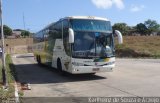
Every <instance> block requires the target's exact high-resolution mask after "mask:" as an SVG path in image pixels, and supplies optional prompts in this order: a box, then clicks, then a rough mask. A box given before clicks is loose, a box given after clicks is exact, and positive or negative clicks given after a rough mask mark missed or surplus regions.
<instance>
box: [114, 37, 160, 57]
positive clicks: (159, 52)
mask: <svg viewBox="0 0 160 103" xmlns="http://www.w3.org/2000/svg"><path fill="white" fill-rule="evenodd" d="M123 39H124V43H123V44H122V45H118V44H117V41H116V40H115V41H116V56H117V57H132V58H160V36H124V37H123Z"/></svg>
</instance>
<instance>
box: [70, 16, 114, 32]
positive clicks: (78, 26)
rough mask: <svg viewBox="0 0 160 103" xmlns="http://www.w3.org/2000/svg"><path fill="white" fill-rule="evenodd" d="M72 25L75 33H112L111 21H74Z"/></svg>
mask: <svg viewBox="0 0 160 103" xmlns="http://www.w3.org/2000/svg"><path fill="white" fill-rule="evenodd" d="M71 25H72V28H73V30H75V31H101V32H102V31H104V32H106V31H112V26H111V23H110V21H103V20H85V19H73V20H71Z"/></svg>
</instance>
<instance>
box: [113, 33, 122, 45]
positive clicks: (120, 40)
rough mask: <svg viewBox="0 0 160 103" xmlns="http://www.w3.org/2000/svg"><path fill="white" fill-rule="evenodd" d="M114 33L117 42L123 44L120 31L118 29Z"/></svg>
mask: <svg viewBox="0 0 160 103" xmlns="http://www.w3.org/2000/svg"><path fill="white" fill-rule="evenodd" d="M115 34H116V35H117V36H118V43H119V44H123V37H122V33H121V32H120V31H119V30H115Z"/></svg>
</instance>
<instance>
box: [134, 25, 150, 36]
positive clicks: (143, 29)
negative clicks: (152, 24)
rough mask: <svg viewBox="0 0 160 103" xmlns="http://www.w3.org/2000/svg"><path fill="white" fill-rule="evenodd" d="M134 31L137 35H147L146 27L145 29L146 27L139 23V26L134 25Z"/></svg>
mask: <svg viewBox="0 0 160 103" xmlns="http://www.w3.org/2000/svg"><path fill="white" fill-rule="evenodd" d="M135 28H136V31H137V32H138V33H140V34H141V35H146V34H147V30H148V29H147V27H146V25H145V24H143V23H139V24H137V25H136V27H135Z"/></svg>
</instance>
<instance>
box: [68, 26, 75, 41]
mask: <svg viewBox="0 0 160 103" xmlns="http://www.w3.org/2000/svg"><path fill="white" fill-rule="evenodd" d="M69 43H74V31H73V29H71V28H69Z"/></svg>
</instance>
